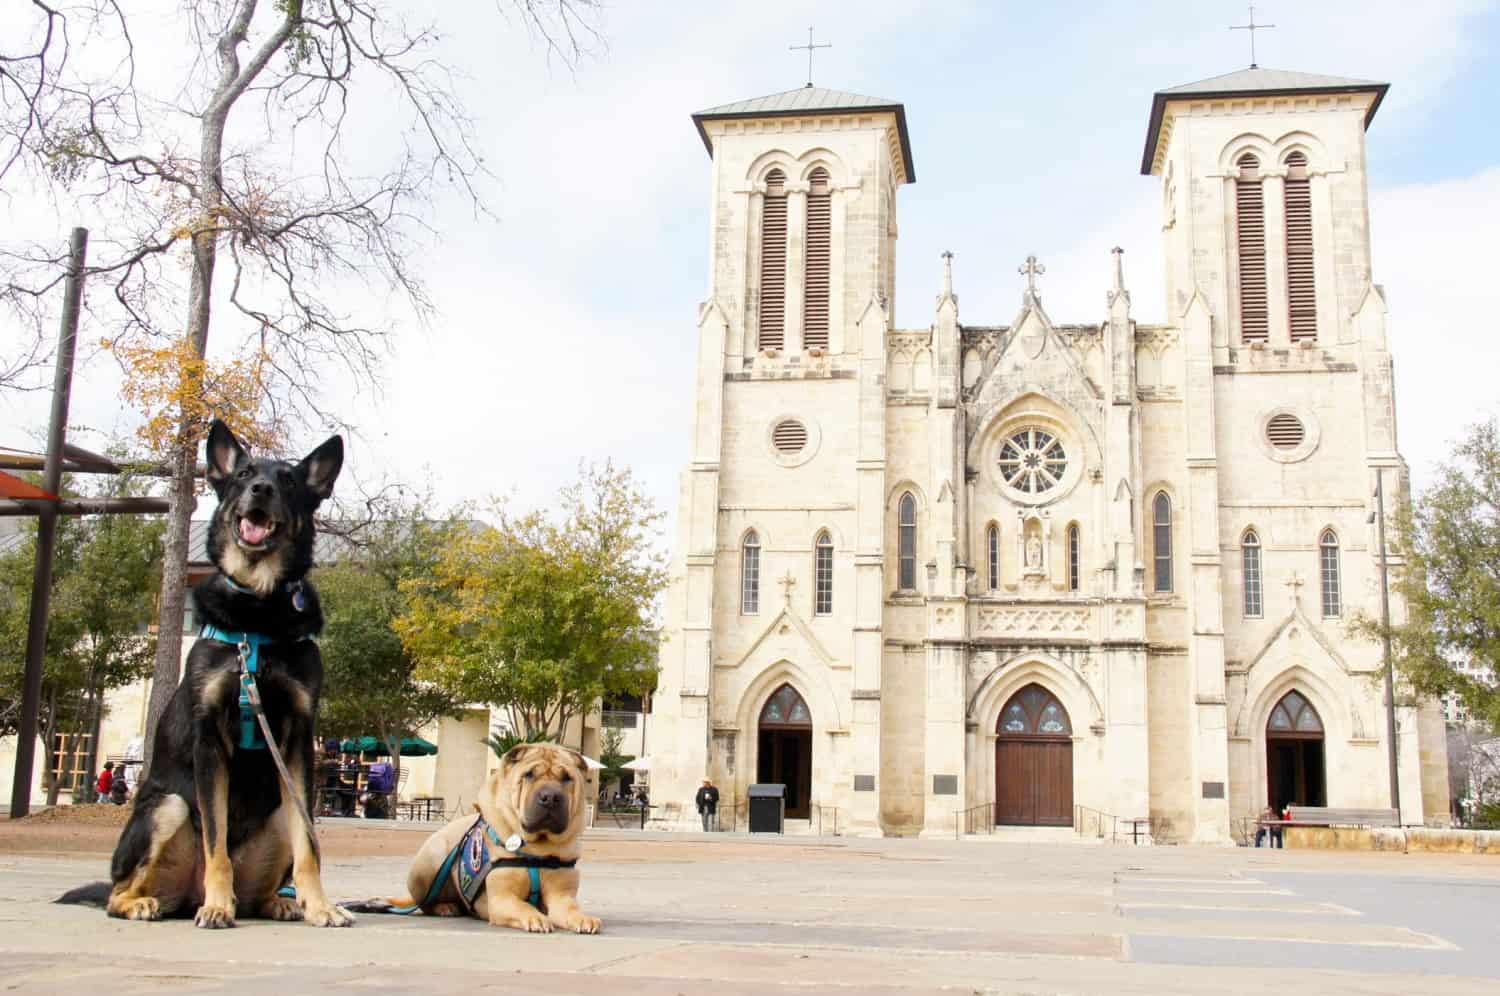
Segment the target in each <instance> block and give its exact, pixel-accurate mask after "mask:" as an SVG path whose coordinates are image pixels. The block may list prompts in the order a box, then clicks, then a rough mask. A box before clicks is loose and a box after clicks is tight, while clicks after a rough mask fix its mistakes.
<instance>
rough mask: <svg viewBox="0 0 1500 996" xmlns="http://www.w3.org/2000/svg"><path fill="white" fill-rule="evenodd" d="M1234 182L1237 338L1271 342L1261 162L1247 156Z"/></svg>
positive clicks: (1264, 204) (1245, 155) (1240, 164)
mask: <svg viewBox="0 0 1500 996" xmlns="http://www.w3.org/2000/svg"><path fill="white" fill-rule="evenodd" d="M1235 165H1237V166H1239V168H1240V175H1239V178H1238V179H1237V180H1235V182H1234V192H1235V208H1236V222H1237V223H1236V225H1235V228H1236V230H1237V232H1238V233H1239V261H1240V338H1241V339H1242V340H1243V341H1245V342H1265V341H1266V340H1267V339H1268V338H1270V312H1269V311H1268V310H1267V305H1266V202H1265V197H1264V194H1263V192H1262V190H1261V182H1262V181H1261V176H1260V160H1259V159H1256V158H1255V156H1253V155H1251V154H1250V153H1248V152H1247V153H1245V154H1244V155H1243V156H1240V158H1239V161H1238V162H1237V163H1236V164H1235Z"/></svg>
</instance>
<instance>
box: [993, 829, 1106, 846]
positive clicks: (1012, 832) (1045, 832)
mask: <svg viewBox="0 0 1500 996" xmlns="http://www.w3.org/2000/svg"><path fill="white" fill-rule="evenodd" d="M965 839H966V840H979V841H992V842H994V843H997V844H1078V845H1083V846H1091V845H1096V844H1102V843H1105V841H1103V840H1100V839H1099V838H1098V837H1094V836H1083V835H1080V834H1078V833H1075V832H1074V830H1073V828H1072V827H1016V826H997V827H995V828H993V832H990V833H975V834H969V835H968V836H967V837H966V838H965Z"/></svg>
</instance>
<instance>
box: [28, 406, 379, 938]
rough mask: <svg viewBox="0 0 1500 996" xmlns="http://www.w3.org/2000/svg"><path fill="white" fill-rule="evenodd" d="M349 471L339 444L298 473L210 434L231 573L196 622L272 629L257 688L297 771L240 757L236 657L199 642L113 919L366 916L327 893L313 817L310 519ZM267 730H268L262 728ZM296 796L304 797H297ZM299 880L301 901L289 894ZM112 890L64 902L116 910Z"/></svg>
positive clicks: (167, 727)
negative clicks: (284, 773)
mask: <svg viewBox="0 0 1500 996" xmlns="http://www.w3.org/2000/svg"><path fill="white" fill-rule="evenodd" d="M343 462H344V443H343V440H342V439H341V438H340V437H338V436H334V437H332V438H331V439H329V440H328V441H327V442H325V443H323V444H322V445H321V446H319V447H318V448H317V449H315V450H313V451H312V452H311V453H309V454H308V455H307V457H306V458H304V459H303V460H302V461H301V462H300V463H296V464H293V463H289V462H287V461H283V460H269V459H252V458H251V456H250V454H249V453H247V452H246V451H245V448H244V447H243V446H242V445H241V444H240V441H239V440H237V439H236V438H235V437H234V433H232V432H231V431H230V430H229V427H228V426H226V425H225V424H224V423H223V422H220V421H217V420H215V422H214V423H213V425H212V426H211V427H210V429H209V433H208V452H207V463H208V481H209V483H210V484H211V485H212V486H213V489H214V491H215V492H216V493H217V494H218V497H219V506H218V508H217V509H216V510H215V512H214V516H213V519H212V520H211V522H210V523H209V528H208V553H209V557H210V558H211V559H212V560H213V563H214V566H215V567H217V568H218V572H217V573H215V574H214V575H213V576H212V577H210V578H209V579H207V580H206V581H203V582H201V583H200V584H198V585H197V586H195V587H194V588H193V593H192V596H193V600H194V602H195V603H196V604H197V608H198V615H199V617H200V618H201V619H202V620H203V621H204V622H206V623H208V624H210V625H212V626H214V627H217V629H218V630H220V631H222V632H221V633H219V634H217V635H220V636H225V637H227V638H230V639H238V635H239V634H241V633H249V634H259V635H260V637H261V639H262V640H263V641H264V642H262V643H261V645H260V646H259V648H258V650H257V653H258V655H259V659H258V662H257V667H258V684H259V687H260V695H261V700H262V703H263V706H264V709H265V714H266V719H267V720H268V721H269V725H270V728H271V732H272V734H273V735H274V737H275V740H276V743H277V744H278V745H279V747H280V748H281V751H282V754H283V757H284V759H285V762H286V767H287V770H288V772H289V773H290V775H291V781H292V783H293V785H292V787H291V788H290V789H288V787H287V786H286V785H284V784H283V783H282V781H281V779H280V778H279V776H278V774H277V770H276V766H275V764H274V762H273V761H272V758H271V753H270V751H269V749H267V748H266V746H265V745H263V744H258V745H257V746H256V747H250V748H246V747H242V746H241V742H242V738H243V737H245V736H250V737H252V739H253V738H254V735H253V734H248V733H244V732H242V728H241V722H242V717H241V709H240V704H239V703H240V682H239V651H238V649H237V647H236V644H234V643H227V642H224V641H223V640H220V639H212V638H209V637H206V636H205V637H200V638H199V639H198V641H197V642H196V643H194V644H193V648H192V650H191V651H190V652H189V653H188V658H187V666H186V670H185V672H184V674H183V678H182V681H181V682H180V683H179V684H178V686H177V690H176V692H174V693H173V695H172V700H171V703H170V704H169V705H168V706H167V711H166V712H165V713H164V714H163V715H162V718H161V723H160V725H159V726H158V728H157V730H156V738H155V741H154V743H153V748H152V749H153V752H152V755H151V769H150V771H149V772H148V774H147V776H146V780H145V782H144V783H142V785H141V787H140V791H139V793H138V794H137V796H136V800H135V810H134V812H133V813H132V814H131V816H130V820H129V822H128V823H126V825H125V829H124V831H123V832H122V833H121V835H120V841H119V843H118V844H117V845H116V846H115V853H114V859H113V861H112V862H111V865H110V877H111V879H112V884H111V885H110V886H109V887H108V896H107V900H106V901H105V903H104V905H105V909H106V910H108V912H109V915H110V916H114V917H122V918H124V919H128V920H157V919H160V918H162V917H165V916H172V915H181V916H186V915H188V914H190V913H192V914H194V915H195V920H196V923H197V925H198V926H199V927H208V928H216V927H233V926H234V923H235V916H236V914H239V913H244V914H248V915H251V916H260V917H268V918H271V919H274V920H306V921H307V922H309V923H312V924H316V925H317V926H320V927H347V926H348V925H350V924H351V923H353V922H354V916H353V915H352V914H351V913H349V912H348V911H346V910H343V909H340V908H339V907H338V906H336V905H334V904H333V903H332V902H330V901H329V899H328V897H327V895H325V894H324V892H323V884H322V878H321V874H320V868H319V858H318V849H317V842H316V839H315V838H314V836H313V828H312V826H311V825H310V824H309V823H308V822H307V819H306V818H305V815H304V810H302V809H299V807H298V806H297V802H296V798H297V797H298V796H300V797H301V798H302V800H303V804H304V806H305V807H306V809H305V812H311V811H312V786H313V778H312V770H313V724H314V722H315V720H316V718H317V712H318V695H319V692H320V690H321V686H322V683H323V665H322V660H321V659H320V658H319V656H318V646H317V644H316V643H314V642H313V641H312V639H311V637H313V636H315V635H316V634H317V633H318V631H319V630H321V629H322V626H323V612H322V609H321V608H320V607H319V603H318V595H317V592H316V591H314V590H313V587H312V585H311V583H309V582H308V580H307V578H306V575H307V572H308V570H309V569H310V568H311V567H312V554H313V537H314V526H313V512H314V510H316V509H317V507H318V506H319V505H320V504H321V503H322V502H323V500H324V499H325V498H327V497H329V496H330V495H331V494H332V493H333V482H334V480H335V479H336V478H337V477H338V473H339V469H340V468H341V467H342V466H343ZM257 729H258V727H257ZM294 793H295V794H294ZM288 877H290V878H291V880H292V883H293V884H294V885H295V886H296V899H291V898H287V897H283V896H280V895H278V890H279V889H280V887H281V886H282V885H283V884H285V883H286V881H287V879H288ZM104 887H105V884H104V883H98V884H97V885H96V886H84V887H83V888H80V889H74V890H73V891H72V892H69V893H68V894H67V895H65V896H63V897H62V898H60V899H59V900H58V902H74V903H79V902H83V903H87V902H91V901H92V902H98V901H99V900H101V899H104V898H105V897H104V895H103V889H104Z"/></svg>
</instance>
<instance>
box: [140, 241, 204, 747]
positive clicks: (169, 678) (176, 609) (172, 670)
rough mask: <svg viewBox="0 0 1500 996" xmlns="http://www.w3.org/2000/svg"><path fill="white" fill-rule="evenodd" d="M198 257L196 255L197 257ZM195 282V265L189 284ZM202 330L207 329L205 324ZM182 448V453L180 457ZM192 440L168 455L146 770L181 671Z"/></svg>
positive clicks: (195, 448)
mask: <svg viewBox="0 0 1500 996" xmlns="http://www.w3.org/2000/svg"><path fill="white" fill-rule="evenodd" d="M195 259H196V254H195ZM197 281H198V268H197V265H196V262H195V264H194V267H193V282H194V283H195V284H196V283H197ZM205 328H206V325H205ZM184 450H185V451H186V454H185V457H186V458H185V459H184ZM197 456H198V446H197V442H196V440H194V441H192V442H191V443H189V444H187V445H182V444H179V446H178V450H177V452H176V453H174V454H173V455H172V482H171V491H170V493H169V495H168V499H167V500H168V506H167V509H168V510H167V528H166V532H165V534H164V535H163V537H162V568H161V597H160V598H159V599H157V616H156V664H155V667H154V668H153V669H152V672H151V699H150V702H149V704H148V705H147V707H146V731H145V732H146V738H145V739H146V745H145V758H146V769H147V770H150V767H151V755H152V753H153V752H154V749H155V747H156V727H157V724H159V723H160V722H161V717H162V714H163V713H165V712H166V711H167V703H168V702H170V701H172V694H173V693H174V692H176V691H177V679H178V675H179V672H180V671H181V668H182V612H183V608H184V606H185V605H186V604H187V558H188V525H189V523H190V522H191V521H192V517H193V507H194V505H195V504H196V502H197V500H196V499H195V498H194V497H193V468H194V466H195V465H196V463H197Z"/></svg>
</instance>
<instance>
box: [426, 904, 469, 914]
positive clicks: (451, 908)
mask: <svg viewBox="0 0 1500 996" xmlns="http://www.w3.org/2000/svg"><path fill="white" fill-rule="evenodd" d="M432 915H433V916H464V915H465V914H464V911H463V907H461V906H459V905H458V904H457V903H433V904H432Z"/></svg>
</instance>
